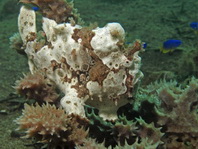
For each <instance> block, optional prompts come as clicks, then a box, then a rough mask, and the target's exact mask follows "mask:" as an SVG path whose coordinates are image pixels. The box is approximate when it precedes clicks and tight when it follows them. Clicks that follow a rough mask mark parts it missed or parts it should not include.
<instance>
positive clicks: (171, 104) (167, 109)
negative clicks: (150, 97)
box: [155, 78, 198, 147]
mask: <svg viewBox="0 0 198 149" xmlns="http://www.w3.org/2000/svg"><path fill="white" fill-rule="evenodd" d="M197 90H198V80H197V79H195V78H192V79H191V80H190V82H189V84H188V86H186V87H185V88H181V87H180V86H179V87H176V86H174V88H173V86H170V87H169V88H163V87H162V88H160V89H159V90H158V96H159V99H160V100H161V104H160V105H158V106H156V109H155V110H156V113H157V115H158V122H157V123H158V125H160V126H165V128H166V133H167V134H169V135H170V136H171V135H178V136H180V137H181V136H182V135H184V136H185V138H184V137H181V139H179V140H182V141H184V142H186V141H187V142H190V143H191V145H192V146H194V147H196V146H197V143H195V144H194V143H193V142H194V139H196V140H197V139H198V131H197V130H198V129H197V128H198V115H197V108H198V107H197V105H198V93H197ZM187 136H188V137H187ZM186 137H187V138H188V139H186Z"/></svg>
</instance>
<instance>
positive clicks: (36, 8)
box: [31, 6, 39, 11]
mask: <svg viewBox="0 0 198 149" xmlns="http://www.w3.org/2000/svg"><path fill="white" fill-rule="evenodd" d="M31 8H32V10H34V11H39V7H37V6H32V7H31Z"/></svg>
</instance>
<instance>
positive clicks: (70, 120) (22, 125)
mask: <svg viewBox="0 0 198 149" xmlns="http://www.w3.org/2000/svg"><path fill="white" fill-rule="evenodd" d="M16 122H17V124H19V128H18V129H19V130H27V131H26V136H25V137H26V138H32V137H34V138H36V140H38V141H42V142H46V143H48V144H49V146H50V147H52V148H55V147H58V146H59V147H65V146H68V148H71V147H72V146H75V145H80V144H82V143H83V140H84V138H85V137H86V136H87V132H86V131H85V130H84V128H83V125H86V123H87V120H86V119H81V118H80V117H79V116H76V115H67V114H65V111H64V110H63V109H58V108H56V107H55V106H54V105H53V106H52V105H50V104H48V103H47V104H43V105H42V106H39V105H38V104H36V105H35V106H30V105H27V104H25V109H24V110H23V115H22V116H21V117H19V118H18V119H17V120H16Z"/></svg>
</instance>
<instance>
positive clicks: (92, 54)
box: [18, 6, 143, 120]
mask: <svg viewBox="0 0 198 149" xmlns="http://www.w3.org/2000/svg"><path fill="white" fill-rule="evenodd" d="M35 22H36V15H35V12H34V11H33V10H30V9H28V8H26V7H24V6H23V7H22V8H21V11H20V14H19V19H18V26H19V32H20V35H21V38H22V40H23V43H24V47H25V53H26V54H27V57H28V62H29V68H30V71H31V73H35V72H38V71H39V72H40V71H41V72H43V73H44V75H45V76H46V77H47V79H49V80H50V81H52V82H54V83H55V86H56V87H57V88H58V89H59V90H60V91H61V92H63V93H64V94H65V96H64V97H63V98H62V99H61V101H60V104H61V106H62V107H63V108H64V109H65V110H66V112H67V113H76V114H79V115H81V116H85V112H84V107H83V106H84V104H88V105H91V106H93V107H96V108H97V109H99V115H100V116H101V117H103V119H112V120H115V119H116V118H117V110H118V109H119V107H121V106H123V105H125V104H126V103H128V102H129V101H128V99H127V98H128V97H132V92H133V89H134V86H135V84H137V82H138V81H139V80H140V79H141V78H142V77H143V74H142V72H141V71H140V70H139V69H140V62H141V58H140V57H139V56H138V53H139V51H141V50H143V48H142V43H141V41H140V40H136V41H135V42H134V45H133V46H132V47H130V48H126V47H125V46H124V39H125V31H124V29H123V28H122V27H121V25H120V24H119V23H109V24H107V25H106V26H105V27H103V28H99V27H97V28H87V27H81V26H79V25H75V26H73V25H72V24H71V23H64V24H57V22H55V21H54V20H51V19H49V18H46V17H43V32H44V33H45V35H46V42H44V45H43V47H40V46H39V47H40V48H35V47H37V45H38V42H39V40H38V39H37V31H36V23H35ZM41 45H42V44H41Z"/></svg>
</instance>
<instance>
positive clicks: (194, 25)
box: [190, 22, 198, 30]
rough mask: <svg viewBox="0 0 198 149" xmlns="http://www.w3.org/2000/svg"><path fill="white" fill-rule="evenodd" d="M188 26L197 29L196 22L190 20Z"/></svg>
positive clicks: (197, 23) (197, 24)
mask: <svg viewBox="0 0 198 149" xmlns="http://www.w3.org/2000/svg"><path fill="white" fill-rule="evenodd" d="M190 27H191V28H192V29H194V30H198V22H192V23H190Z"/></svg>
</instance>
